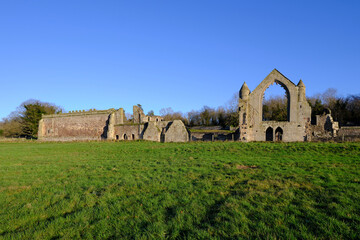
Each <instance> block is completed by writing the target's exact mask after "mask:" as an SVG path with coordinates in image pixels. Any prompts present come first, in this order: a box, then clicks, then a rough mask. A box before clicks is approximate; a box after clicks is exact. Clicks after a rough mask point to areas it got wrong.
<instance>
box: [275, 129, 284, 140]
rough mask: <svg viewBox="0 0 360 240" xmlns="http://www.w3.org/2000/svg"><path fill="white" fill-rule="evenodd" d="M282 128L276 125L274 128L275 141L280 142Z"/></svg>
mask: <svg viewBox="0 0 360 240" xmlns="http://www.w3.org/2000/svg"><path fill="white" fill-rule="evenodd" d="M283 134H284V132H283V130H282V129H281V127H278V128H277V129H276V130H275V141H277V142H281V141H282V139H283Z"/></svg>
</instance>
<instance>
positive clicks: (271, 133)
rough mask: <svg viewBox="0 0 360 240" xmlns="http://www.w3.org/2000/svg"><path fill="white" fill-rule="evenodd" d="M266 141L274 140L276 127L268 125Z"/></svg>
mask: <svg viewBox="0 0 360 240" xmlns="http://www.w3.org/2000/svg"><path fill="white" fill-rule="evenodd" d="M265 135H266V139H265V140H266V141H274V129H273V128H272V127H268V128H267V129H266V134H265Z"/></svg>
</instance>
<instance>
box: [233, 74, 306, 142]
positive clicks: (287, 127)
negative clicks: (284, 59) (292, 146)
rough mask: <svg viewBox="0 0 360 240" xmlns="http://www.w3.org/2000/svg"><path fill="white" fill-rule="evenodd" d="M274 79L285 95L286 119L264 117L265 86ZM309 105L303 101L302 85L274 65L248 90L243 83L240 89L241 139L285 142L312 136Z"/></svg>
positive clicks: (303, 89)
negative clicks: (288, 77) (266, 74)
mask: <svg viewBox="0 0 360 240" xmlns="http://www.w3.org/2000/svg"><path fill="white" fill-rule="evenodd" d="M273 83H277V84H280V85H281V86H282V87H283V88H284V89H285V91H286V94H287V97H288V121H285V122H277V121H263V119H262V112H263V109H262V108H263V98H264V92H265V90H266V89H267V88H268V87H269V86H270V85H271V84H273ZM310 118H311V107H310V105H309V103H308V102H307V101H306V97H305V85H304V83H303V82H302V81H301V80H300V82H299V84H298V86H296V85H295V84H294V83H293V82H291V81H290V80H289V79H287V78H286V77H285V76H284V75H282V74H281V73H280V72H279V71H278V70H276V69H274V70H273V71H272V72H271V73H270V74H269V75H268V76H267V77H266V78H265V79H264V80H263V81H262V82H261V83H260V84H259V85H258V86H257V87H256V88H255V90H254V91H253V92H251V93H250V91H249V89H248V87H247V85H246V83H244V85H243V86H242V88H241V90H240V98H239V133H240V140H241V141H266V140H271V141H273V140H279V141H284V142H294V141H308V140H310V138H311V135H310V134H309V131H308V129H309V128H310Z"/></svg>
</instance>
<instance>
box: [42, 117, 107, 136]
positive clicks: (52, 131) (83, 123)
mask: <svg viewBox="0 0 360 240" xmlns="http://www.w3.org/2000/svg"><path fill="white" fill-rule="evenodd" d="M110 113H111V111H88V112H75V113H64V114H54V115H45V116H43V118H42V120H40V124H39V134H38V136H39V139H40V140H53V141H54V140H56V141H71V140H101V139H106V138H107V131H108V129H107V123H108V121H109V114H110Z"/></svg>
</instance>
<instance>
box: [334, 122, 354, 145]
mask: <svg viewBox="0 0 360 240" xmlns="http://www.w3.org/2000/svg"><path fill="white" fill-rule="evenodd" d="M336 140H337V141H345V142H353V141H360V126H356V127H341V128H340V130H339V131H338V134H337V137H336Z"/></svg>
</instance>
